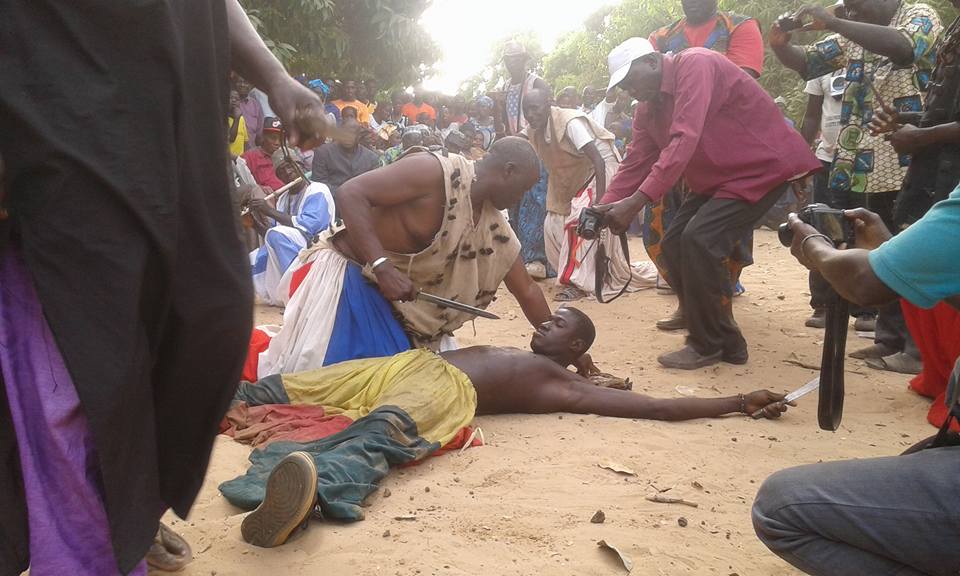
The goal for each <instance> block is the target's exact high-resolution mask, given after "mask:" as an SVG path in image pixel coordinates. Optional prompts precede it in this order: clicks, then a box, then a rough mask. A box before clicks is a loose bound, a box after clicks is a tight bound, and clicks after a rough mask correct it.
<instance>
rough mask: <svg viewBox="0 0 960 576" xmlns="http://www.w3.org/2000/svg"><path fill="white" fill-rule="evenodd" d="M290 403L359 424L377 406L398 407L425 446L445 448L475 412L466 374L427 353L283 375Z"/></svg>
mask: <svg viewBox="0 0 960 576" xmlns="http://www.w3.org/2000/svg"><path fill="white" fill-rule="evenodd" d="M282 378H283V387H284V390H285V391H286V393H287V396H288V397H289V399H290V403H291V404H308V405H311V406H323V408H324V409H325V410H326V412H327V413H328V414H343V415H344V416H347V417H349V418H352V419H354V420H357V419H358V418H362V417H364V416H366V415H367V414H369V413H370V412H371V411H373V410H375V409H377V408H379V407H381V406H396V407H398V408H400V409H401V410H403V411H404V412H406V413H407V414H408V415H410V417H411V418H412V419H413V421H414V422H416V423H417V431H418V433H419V435H420V437H422V438H423V439H425V440H427V441H428V442H439V443H440V445H441V446H442V445H445V444H447V443H448V442H449V441H450V440H452V439H453V437H454V436H455V435H456V434H457V432H459V431H460V429H461V428H463V427H464V426H468V425H469V424H470V422H472V421H473V416H474V414H475V413H476V411H477V393H476V391H474V389H473V384H472V383H471V382H470V379H469V378H467V375H466V374H464V373H463V372H461V371H460V370H459V369H458V368H456V367H455V366H453V365H452V364H450V363H448V362H447V361H446V360H444V359H443V358H441V357H440V356H438V355H437V354H435V353H433V352H431V351H429V350H423V349H418V350H410V351H409V352H404V353H402V354H397V355H395V356H389V357H386V358H369V359H362V360H351V361H349V362H341V363H340V364H334V365H332V366H326V367H324V368H320V369H318V370H311V371H309V372H300V373H297V374H285V375H283V376H282Z"/></svg>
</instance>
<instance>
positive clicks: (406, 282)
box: [251, 137, 586, 377]
mask: <svg viewBox="0 0 960 576" xmlns="http://www.w3.org/2000/svg"><path fill="white" fill-rule="evenodd" d="M538 166H539V163H538V160H537V156H536V154H535V153H534V151H533V148H532V147H531V146H530V144H529V143H528V142H527V141H526V140H524V139H522V138H517V137H507V138H503V139H501V140H498V141H497V142H496V143H495V144H494V145H493V147H492V148H491V149H490V153H489V154H488V155H487V156H486V157H485V158H484V159H483V160H480V161H477V162H476V163H474V162H472V161H470V160H467V159H465V158H463V157H461V156H457V155H455V154H449V155H444V154H442V153H416V154H412V155H409V156H407V157H405V158H403V159H401V160H399V161H397V162H394V163H393V164H390V165H389V166H386V167H384V168H381V169H379V170H374V171H372V172H367V173H366V174H362V175H360V176H358V177H356V178H353V179H352V180H350V181H348V182H346V183H345V184H344V185H343V186H342V187H341V188H340V189H339V190H338V191H337V193H336V198H335V201H336V203H337V210H338V213H339V214H340V215H341V217H342V218H343V225H344V227H345V230H343V231H338V232H336V233H335V234H334V233H333V231H331V234H327V235H326V237H325V238H321V240H320V241H319V242H318V243H317V244H316V245H315V246H314V247H313V248H311V249H310V250H309V251H308V252H306V253H304V254H302V255H301V258H302V259H303V260H304V261H305V264H304V266H303V267H302V269H301V271H300V272H299V273H295V278H294V280H293V285H294V286H295V292H294V294H293V296H292V298H291V300H290V303H289V304H288V305H287V310H286V313H285V314H284V325H283V328H282V329H281V331H280V332H279V333H278V334H277V335H276V336H275V337H273V339H272V340H271V341H270V344H269V347H268V348H267V349H266V350H265V351H264V352H263V353H262V354H260V355H259V358H258V365H257V370H256V374H257V375H258V376H259V377H263V376H268V375H270V374H289V373H293V372H302V371H304V370H311V369H315V368H320V367H321V366H326V365H329V364H333V363H336V362H342V361H345V360H353V359H357V358H372V357H379V356H390V355H393V354H396V353H399V352H402V351H404V350H407V349H409V348H410V347H411V345H412V346H413V347H418V348H430V349H433V350H442V349H449V348H451V347H452V344H451V338H450V337H451V336H452V334H453V332H454V331H455V330H457V329H458V328H459V327H460V326H462V325H463V324H464V323H465V322H468V321H471V320H473V319H474V317H475V314H472V313H470V312H468V311H464V310H459V309H455V308H452V307H441V306H438V305H437V304H436V303H435V302H428V301H425V300H424V299H421V298H418V294H420V291H421V290H422V291H423V292H425V293H430V294H432V295H436V296H440V297H442V298H446V299H448V300H454V301H456V302H459V303H462V304H467V305H470V306H474V307H477V308H481V309H482V308H486V307H487V306H488V305H489V304H490V303H491V302H492V301H493V299H494V297H495V296H496V293H497V289H498V288H499V286H500V283H501V282H503V283H505V284H506V285H507V289H509V290H510V292H511V293H512V294H513V295H514V296H515V297H516V299H517V301H518V302H519V304H520V307H521V308H522V309H523V312H524V314H525V315H526V317H527V319H528V320H529V321H530V323H531V324H532V325H533V326H538V325H540V324H541V323H543V322H546V321H547V320H548V319H549V318H550V307H549V306H548V305H547V302H546V300H545V299H544V297H543V293H542V292H541V291H540V288H539V287H538V286H537V285H536V283H534V282H533V280H532V279H531V278H530V276H529V275H528V274H527V272H526V269H525V268H524V265H523V261H522V259H521V258H520V243H519V242H518V241H517V238H516V236H515V235H514V233H513V231H512V230H511V228H510V225H509V224H508V223H507V222H506V220H505V219H504V217H503V215H502V214H501V213H500V210H501V209H504V208H506V207H508V206H511V205H512V204H514V203H515V202H517V200H518V199H519V198H520V196H521V195H522V194H523V192H524V191H525V190H528V189H529V188H530V187H531V186H533V184H534V183H535V182H536V181H537V178H538V177H539V168H538ZM296 276H300V277H302V280H300V279H299V278H297V277H296ZM370 281H373V282H374V284H371V282H370ZM390 303H392V305H391V304H390ZM397 316H399V320H398V319H397ZM585 360H586V359H585ZM251 375H252V374H251Z"/></svg>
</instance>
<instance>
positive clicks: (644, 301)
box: [168, 231, 934, 576]
mask: <svg viewBox="0 0 960 576" xmlns="http://www.w3.org/2000/svg"><path fill="white" fill-rule="evenodd" d="M633 250H634V254H635V258H637V256H636V254H640V255H641V257H642V248H641V247H640V244H639V242H636V241H634V242H633ZM756 260H757V264H756V265H754V266H753V267H751V268H749V269H747V270H746V271H745V273H744V276H743V283H744V285H745V286H746V288H747V293H746V294H744V295H743V296H741V297H740V298H738V299H737V300H736V304H735V307H736V309H735V314H736V317H737V320H738V321H739V323H740V325H741V327H742V328H743V331H744V333H745V335H746V338H747V340H748V342H749V343H750V354H751V358H750V362H749V363H748V364H747V365H745V366H731V365H727V364H722V365H720V366H716V367H711V368H707V369H703V370H699V371H695V372H681V371H673V370H667V369H663V368H660V367H659V365H658V364H657V362H656V357H657V355H658V354H661V353H663V352H666V351H671V350H673V349H676V348H677V347H679V346H681V345H682V343H683V337H682V335H681V334H667V333H663V332H658V331H657V330H656V329H655V328H654V322H655V321H656V320H657V319H658V318H662V317H664V316H666V315H668V314H669V313H670V312H671V311H672V310H673V307H674V303H675V301H674V298H673V297H672V296H667V295H662V294H658V293H657V292H656V291H654V290H648V291H645V292H641V293H637V294H632V295H629V296H626V297H624V298H622V299H620V300H618V301H617V302H615V303H613V304H610V305H601V304H598V303H596V302H582V303H581V304H579V307H580V308H582V309H583V310H584V311H586V312H587V313H589V314H590V315H591V316H592V318H593V319H594V321H595V322H596V324H597V327H598V331H599V335H598V339H597V343H596V346H595V348H594V349H593V350H592V353H593V357H594V359H595V361H596V362H597V363H598V364H599V365H600V366H601V368H602V369H604V370H605V371H608V372H613V373H616V374H619V375H629V376H630V377H631V378H632V380H633V381H634V383H635V384H634V390H635V391H636V392H640V393H645V394H650V395H655V396H663V397H676V396H679V395H680V394H687V395H691V394H693V395H696V396H700V397H711V396H720V395H732V394H736V393H737V392H748V391H751V390H755V389H759V388H769V389H771V390H777V391H789V390H792V389H794V388H797V387H798V386H800V385H801V384H803V383H804V382H806V381H807V380H809V379H810V378H812V377H813V376H814V375H815V371H814V370H810V369H807V368H803V367H801V366H797V365H795V364H793V363H791V361H792V360H793V361H796V360H799V361H800V362H803V363H812V364H818V362H819V353H820V352H819V351H820V345H821V343H822V337H823V333H822V331H818V330H813V329H809V328H805V327H804V326H803V321H804V319H805V318H806V317H807V316H808V314H809V312H810V310H809V308H808V304H807V302H808V298H809V294H808V289H807V280H806V278H807V276H806V271H805V270H804V269H802V268H801V267H800V266H799V265H798V264H797V263H796V262H795V261H794V260H793V259H792V258H791V257H790V255H789V253H788V251H787V250H786V249H784V248H782V247H780V245H779V244H778V243H777V240H776V236H775V234H774V233H772V232H768V231H762V232H758V233H757V238H756ZM543 286H544V288H545V290H548V291H550V292H552V291H553V286H552V284H551V283H549V282H545V283H544V284H543ZM491 309H492V310H493V311H494V312H496V313H498V314H500V315H501V316H503V320H500V321H490V320H479V321H477V322H476V327H475V331H474V327H473V326H470V325H468V326H465V327H464V328H463V329H462V330H461V331H460V333H459V334H458V337H459V338H460V342H461V344H462V345H471V344H479V343H485V344H498V345H503V346H516V347H525V346H526V344H527V342H528V340H529V338H530V335H531V328H530V326H529V325H528V324H527V323H526V321H525V320H524V319H523V316H522V314H521V312H520V310H519V308H518V306H517V304H516V302H515V301H514V300H513V299H512V297H511V296H510V295H509V293H507V292H506V291H505V290H502V291H501V293H500V297H499V299H498V301H496V302H494V304H493V306H492V308H491ZM277 318H278V313H277V312H276V311H275V310H271V309H259V310H258V322H260V323H268V322H275V321H276V319H277ZM869 343H870V342H869V341H868V340H864V339H861V338H857V337H856V336H855V335H854V334H853V332H852V331H851V335H850V339H849V341H848V349H854V348H859V347H861V346H865V345H867V344H869ZM846 381H847V396H846V412H845V414H844V419H843V424H842V425H841V428H840V430H838V431H837V432H835V433H831V432H823V431H820V430H819V429H818V428H817V419H816V396H815V395H813V396H808V397H806V398H805V399H804V400H802V401H801V402H800V406H799V407H798V408H796V409H794V410H791V411H790V412H789V413H788V414H787V415H786V416H785V417H784V418H783V419H782V420H780V421H775V422H774V421H765V420H764V421H753V420H750V419H747V418H744V417H739V416H738V417H728V418H723V419H715V420H696V421H691V422H685V423H664V422H649V421H636V420H625V419H614V418H600V417H595V416H574V415H556V414H554V415H544V416H494V417H483V418H478V419H477V420H476V425H478V426H480V427H481V428H482V429H483V432H484V435H485V437H486V441H487V445H486V446H484V447H481V448H475V449H471V450H468V451H466V452H465V453H463V454H461V455H446V456H442V457H438V458H432V459H430V460H429V461H427V462H426V463H424V464H423V465H420V466H418V467H415V468H411V469H406V470H402V471H397V472H395V473H394V474H392V475H391V476H390V477H389V478H387V480H386V482H385V484H384V486H383V487H382V488H384V489H389V492H390V496H389V497H386V496H385V493H386V491H385V490H383V489H381V490H380V491H379V492H378V493H376V494H374V495H373V496H372V497H371V498H370V502H369V504H370V507H369V508H367V517H366V520H364V521H362V522H357V523H354V524H325V523H322V522H318V521H314V522H312V523H311V525H310V526H309V528H308V529H307V530H306V531H305V532H304V533H302V534H300V535H299V536H297V537H296V538H295V539H294V540H292V541H291V542H289V543H288V544H287V545H285V546H283V547H280V548H277V549H272V550H264V549H258V548H255V547H253V546H249V545H247V544H246V543H244V542H243V541H242V540H241V538H240V522H241V521H242V519H243V516H244V514H243V513H242V512H241V511H240V510H238V509H236V508H234V507H232V506H230V505H229V504H227V502H226V501H225V500H224V499H223V498H222V497H221V496H220V494H219V493H218V492H217V485H218V484H219V483H220V482H223V481H225V480H228V479H230V478H233V477H234V476H236V475H239V474H241V473H243V472H244V471H245V469H246V458H247V456H248V454H249V449H248V448H247V447H246V446H242V445H239V444H236V443H234V442H233V441H232V440H230V439H229V438H225V437H221V438H218V439H217V444H216V448H215V450H214V454H213V461H212V463H211V466H210V471H209V475H208V478H207V482H206V484H205V486H204V488H203V492H202V494H201V496H200V498H199V500H198V501H197V504H196V506H195V508H194V510H193V512H192V514H191V515H190V517H189V518H188V519H187V520H186V521H183V520H173V521H172V522H171V524H172V527H173V528H174V529H175V530H178V531H179V532H181V533H182V534H183V535H184V536H185V537H186V538H187V539H188V540H189V541H190V542H191V543H192V545H193V550H194V555H195V560H194V562H193V563H192V564H191V565H190V566H189V567H188V568H187V569H186V570H185V571H184V572H183V574H185V575H191V576H192V575H215V574H221V575H222V574H273V575H277V576H279V575H288V574H289V575H296V574H311V575H312V574H350V575H354V574H356V575H418V574H419V575H481V574H482V575H529V574H558V575H565V574H573V575H608V574H614V575H615V574H625V573H626V570H624V569H623V568H622V567H621V566H620V565H619V564H618V563H617V560H616V559H615V557H614V556H612V555H610V554H608V553H605V552H603V551H601V550H600V549H598V547H597V541H599V540H606V541H607V542H609V543H611V544H613V545H615V546H617V547H618V548H620V549H621V550H622V551H623V552H625V553H626V554H627V555H628V556H630V557H631V558H632V560H633V562H634V568H633V572H632V573H633V574H635V575H638V576H648V575H649V576H654V575H671V576H672V575H686V574H720V575H724V576H728V575H733V574H737V575H740V576H752V575H763V576H776V575H793V574H799V572H797V571H795V570H793V569H792V568H790V567H789V566H787V565H786V564H784V563H783V562H781V561H780V560H779V559H778V558H776V557H774V556H773V555H772V554H770V553H768V552H767V551H766V548H764V546H763V545H762V544H761V543H760V542H759V541H758V540H757V538H756V536H755V535H754V533H753V529H752V526H751V521H750V506H751V503H752V501H753V498H754V495H755V494H756V491H757V489H758V488H759V486H760V484H761V483H762V482H763V480H764V479H765V478H766V477H767V476H768V475H769V474H771V473H772V472H774V471H776V470H779V469H781V468H784V467H788V466H794V465H798V464H804V463H812V462H818V461H827V460H838V459H845V458H866V457H873V456H885V455H891V454H895V453H898V452H900V451H902V450H903V449H904V448H905V447H907V446H909V445H911V444H913V443H914V442H916V441H918V440H920V439H921V438H923V437H926V436H929V435H931V434H932V433H933V432H934V430H933V428H932V427H931V426H930V425H929V424H927V423H926V420H925V414H926V410H927V407H928V405H929V402H928V401H927V400H925V399H922V398H920V397H918V396H916V395H915V394H913V393H912V392H910V391H908V390H907V378H906V377H904V376H898V375H892V374H886V373H879V372H876V371H873V370H871V369H870V368H868V367H866V365H864V364H863V363H861V362H860V361H856V360H848V362H847V380H846ZM607 461H612V462H615V463H618V464H619V465H621V466H624V467H627V468H629V469H631V470H633V471H634V472H635V473H636V475H635V476H624V475H620V474H617V473H614V472H611V471H608V470H606V469H602V468H600V467H599V466H598V464H599V463H602V462H607ZM659 491H666V493H665V495H668V496H674V497H682V498H685V499H687V500H689V501H692V502H695V503H696V504H698V507H697V508H692V507H687V506H680V505H672V504H657V503H652V502H649V501H647V500H646V497H647V496H650V495H653V494H656V493H657V492H659ZM597 510H603V512H604V513H605V515H606V521H605V522H604V523H602V524H593V523H591V522H590V519H591V517H592V516H593V515H594V513H595V512H597ZM409 516H413V517H415V519H414V520H409V519H406V520H400V519H398V517H409ZM681 518H683V519H685V521H681ZM168 520H171V519H169V518H168ZM681 524H685V526H681Z"/></svg>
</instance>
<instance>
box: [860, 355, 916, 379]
mask: <svg viewBox="0 0 960 576" xmlns="http://www.w3.org/2000/svg"><path fill="white" fill-rule="evenodd" d="M866 363H867V366H869V367H871V368H873V369H875V370H886V371H888V372H896V373H898V374H910V375H916V374H919V373H920V371H921V370H923V362H921V361H920V360H917V359H916V358H914V357H913V356H911V355H909V354H906V353H904V352H897V353H896V354H891V355H890V356H884V357H882V358H867V359H866Z"/></svg>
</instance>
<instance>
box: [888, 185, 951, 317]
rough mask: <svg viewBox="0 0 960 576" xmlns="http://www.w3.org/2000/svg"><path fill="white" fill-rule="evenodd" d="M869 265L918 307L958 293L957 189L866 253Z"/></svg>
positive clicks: (889, 284) (931, 306) (932, 303)
mask: <svg viewBox="0 0 960 576" xmlns="http://www.w3.org/2000/svg"><path fill="white" fill-rule="evenodd" d="M870 266H871V267H872V268H873V272H874V274H876V275H877V277H878V278H880V280H881V281H882V282H883V283H884V284H886V285H887V286H888V287H889V288H890V289H891V290H893V291H894V292H896V293H897V294H899V295H900V296H901V297H903V298H905V299H907V300H908V301H909V302H910V303H911V304H914V305H915V306H919V307H921V308H933V307H934V306H936V304H937V302H940V301H941V300H943V299H944V298H948V297H950V296H956V295H958V294H960V186H958V187H957V188H956V189H954V191H953V192H951V193H950V197H949V198H947V199H946V200H944V201H942V202H939V203H937V204H936V205H935V206H934V207H933V208H931V209H930V211H929V212H927V214H926V215H924V217H923V218H921V219H920V220H919V221H917V223H916V224H914V225H913V226H910V227H909V228H907V229H906V230H904V231H903V232H901V233H900V234H898V235H897V236H896V237H894V238H892V239H890V240H889V241H888V242H886V243H884V244H883V245H881V246H880V247H879V248H877V249H876V250H873V251H872V252H870Z"/></svg>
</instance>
